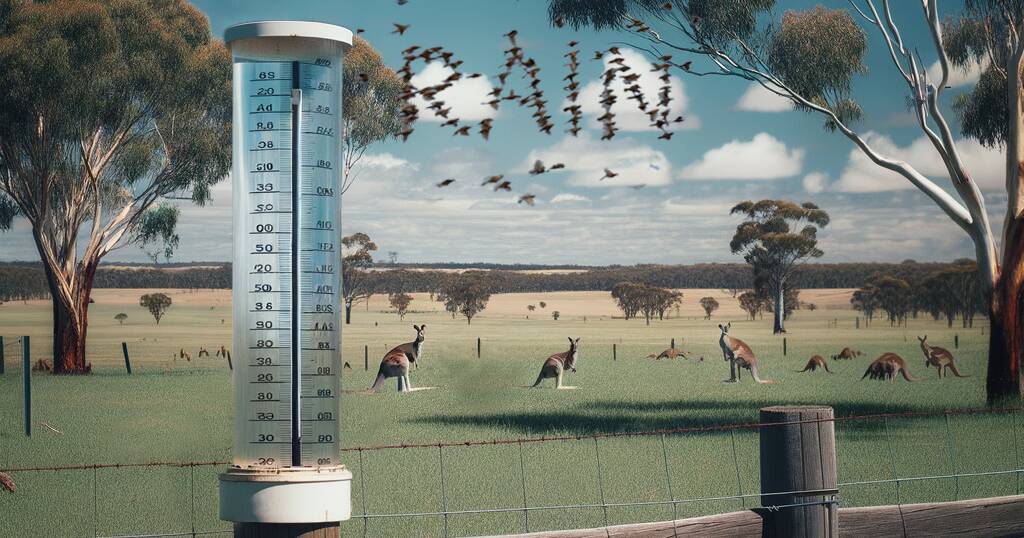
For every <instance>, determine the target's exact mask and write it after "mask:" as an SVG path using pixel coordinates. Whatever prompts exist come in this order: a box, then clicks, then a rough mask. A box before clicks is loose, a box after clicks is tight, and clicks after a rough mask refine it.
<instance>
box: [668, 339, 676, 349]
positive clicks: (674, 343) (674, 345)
mask: <svg viewBox="0 0 1024 538" xmlns="http://www.w3.org/2000/svg"><path fill="white" fill-rule="evenodd" d="M669 347H670V348H672V349H675V348H676V339H675V338H673V339H672V345H671V346H669Z"/></svg>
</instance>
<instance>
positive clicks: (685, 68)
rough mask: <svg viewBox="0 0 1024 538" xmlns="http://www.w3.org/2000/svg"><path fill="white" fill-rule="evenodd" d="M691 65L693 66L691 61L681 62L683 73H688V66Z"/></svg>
mask: <svg viewBox="0 0 1024 538" xmlns="http://www.w3.org/2000/svg"><path fill="white" fill-rule="evenodd" d="M692 64H693V60H687V61H685V62H683V66H682V67H683V70H684V71H689V70H690V65H692Z"/></svg>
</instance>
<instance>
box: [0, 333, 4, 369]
mask: <svg viewBox="0 0 1024 538" xmlns="http://www.w3.org/2000/svg"><path fill="white" fill-rule="evenodd" d="M3 373H4V337H3V336H0V375H3Z"/></svg>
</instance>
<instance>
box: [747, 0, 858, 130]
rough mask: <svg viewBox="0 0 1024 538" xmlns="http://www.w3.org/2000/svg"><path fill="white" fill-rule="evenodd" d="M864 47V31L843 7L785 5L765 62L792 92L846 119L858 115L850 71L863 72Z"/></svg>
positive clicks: (831, 127)
mask: <svg viewBox="0 0 1024 538" xmlns="http://www.w3.org/2000/svg"><path fill="white" fill-rule="evenodd" d="M867 47H868V45H867V35H866V34H865V33H864V30H862V29H861V28H860V27H859V26H857V23H856V21H854V20H853V16H852V15H851V14H850V13H849V12H848V11H846V10H843V9H826V8H824V7H822V6H817V7H815V8H814V9H813V10H809V11H787V12H786V13H785V14H784V15H783V16H782V23H781V25H780V27H779V30H778V32H776V33H775V34H774V35H773V36H772V38H771V41H770V43H769V45H768V54H767V59H768V66H769V67H770V68H771V70H772V71H773V72H774V73H775V74H776V75H778V76H779V78H781V79H782V81H783V82H784V83H785V84H786V85H787V86H789V87H790V88H791V89H792V90H793V91H795V92H796V93H797V94H799V95H801V96H803V97H804V98H805V99H807V100H808V101H811V102H813V103H815V104H817V105H819V106H823V107H825V108H828V109H830V110H832V112H834V113H835V114H836V115H837V116H838V117H839V119H840V120H841V121H843V122H844V123H845V122H847V121H850V120H854V119H857V118H860V116H861V110H860V107H859V106H858V105H857V103H856V102H855V101H853V100H852V99H851V98H850V90H851V87H852V80H853V76H854V75H857V74H862V73H866V72H867V67H866V66H865V65H864V55H865V53H866V52H867ZM826 128H830V129H834V128H835V124H834V123H832V124H826Z"/></svg>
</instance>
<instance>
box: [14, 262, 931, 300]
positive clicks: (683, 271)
mask: <svg viewBox="0 0 1024 538" xmlns="http://www.w3.org/2000/svg"><path fill="white" fill-rule="evenodd" d="M433 265H442V264H433ZM477 265H485V264H474V266H472V267H469V268H471V269H478V268H479V267H477ZM950 265H951V264H950V263H932V262H929V263H918V262H911V261H907V262H903V263H837V264H808V265H804V266H802V267H800V268H799V269H798V276H797V282H796V285H797V287H799V288H860V287H862V286H863V285H864V283H865V281H866V280H867V279H868V278H869V277H871V276H872V275H874V274H876V273H882V274H888V275H892V276H895V277H897V278H902V279H904V280H908V281H913V280H918V279H920V278H922V277H923V276H925V275H928V274H930V273H933V272H935V271H939V270H943V269H947V268H949V267H950ZM378 267H379V266H378ZM397 267H398V268H396V269H386V270H378V271H373V272H371V273H370V274H369V275H368V279H369V280H370V286H371V287H372V289H374V290H377V291H378V292H381V293H388V292H391V291H399V290H400V291H404V292H431V291H437V290H438V289H440V288H441V286H442V285H443V284H444V283H445V282H446V281H447V279H449V278H451V276H452V273H451V272H450V271H442V270H424V269H417V270H410V269H409V268H410V267H415V266H414V265H406V264H400V265H398V266H397ZM446 267H448V268H449V269H455V268H466V267H465V266H457V265H455V264H451V265H450V266H446ZM495 267H501V269H493V270H491V271H490V272H489V278H488V280H489V282H490V284H491V286H492V289H491V293H513V292H549V291H611V289H612V287H613V286H615V285H616V284H618V283H620V282H643V283H647V284H651V285H653V286H659V287H663V288H707V289H746V288H750V287H751V284H752V276H751V271H750V267H749V266H748V265H746V264H740V263H718V264H695V265H636V266H632V267H625V266H612V267H602V268H593V269H589V270H586V271H583V272H569V273H564V272H563V273H557V272H556V273H537V272H532V273H522V272H517V271H515V270H510V269H508V266H495ZM517 267H520V266H517ZM529 267H531V268H535V267H538V266H529ZM520 270H523V269H520ZM95 287H96V288H186V289H201V288H222V289H227V288H230V287H231V264H223V265H221V266H217V267H210V266H194V267H188V266H183V265H179V266H176V267H173V268H170V267H169V268H166V269H165V268H141V267H136V268H130V269H129V268H116V267H109V268H102V267H101V268H100V270H99V271H98V272H97V274H96V282H95ZM48 296H49V292H48V290H47V287H46V281H45V279H44V277H43V270H42V267H41V266H40V265H39V264H38V263H0V300H3V301H10V300H22V299H34V298H46V297H48Z"/></svg>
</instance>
